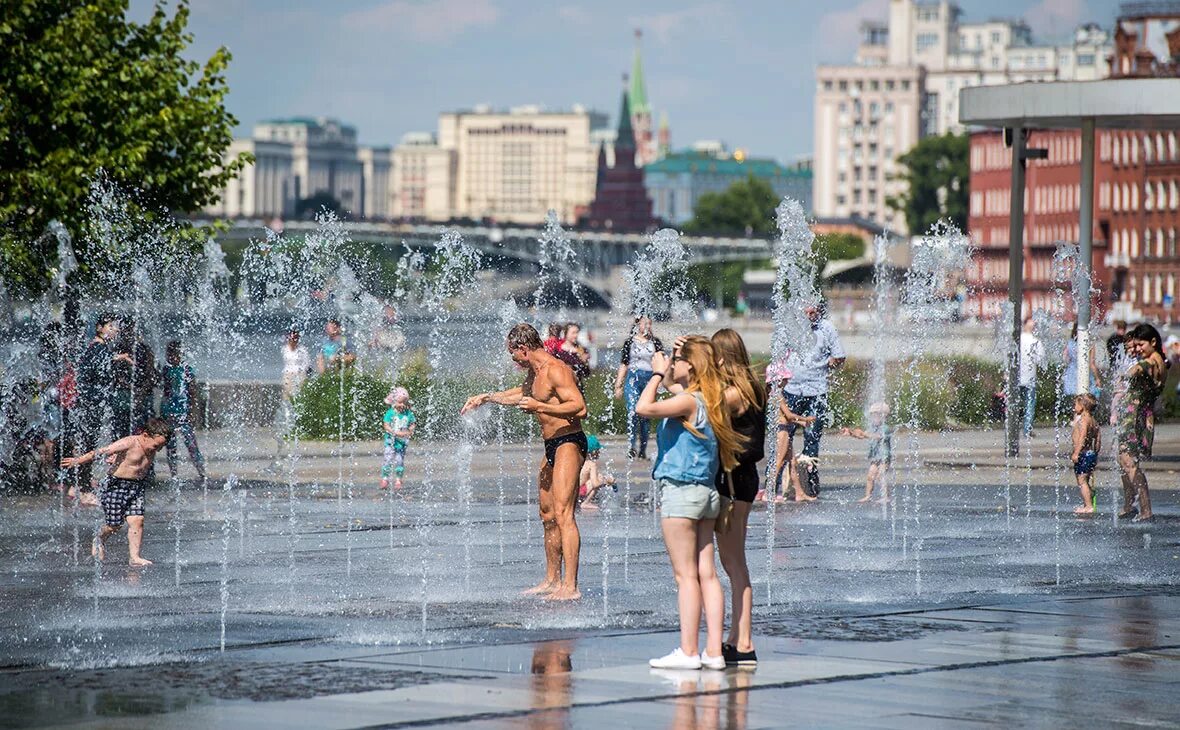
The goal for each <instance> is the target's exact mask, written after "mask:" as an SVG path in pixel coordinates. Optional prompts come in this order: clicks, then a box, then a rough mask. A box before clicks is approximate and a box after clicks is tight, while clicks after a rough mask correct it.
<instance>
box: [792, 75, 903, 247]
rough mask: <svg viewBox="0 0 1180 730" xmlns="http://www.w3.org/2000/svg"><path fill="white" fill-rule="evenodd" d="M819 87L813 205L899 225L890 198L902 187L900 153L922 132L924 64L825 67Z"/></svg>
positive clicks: (822, 213) (819, 211)
mask: <svg viewBox="0 0 1180 730" xmlns="http://www.w3.org/2000/svg"><path fill="white" fill-rule="evenodd" d="M816 77H817V90H816V93H815V147H814V149H815V159H814V162H813V166H814V169H813V182H812V186H813V188H812V198H811V199H812V206H813V209H814V211H815V214H816V216H818V217H821V218H863V219H865V220H869V221H872V222H874V223H878V224H880V225H883V226H886V227H888V228H891V229H892V230H895V231H904V230H905V216H904V215H902V214H901V213H899V212H897V211H894V210H892V209H890V208H889V206H888V205H887V204H886V200H887V199H888V198H889V197H890V196H893V195H897V194H898V193H900V192H902V191H903V190H904V183H902V182H900V181H898V180H895V179H894V177H895V175H896V174H897V172H898V169H897V167H896V163H895V160H896V158H897V156H898V155H900V154H902V153H903V152H905V151H906V150H908V149H910V148H911V147H913V146H914V145H915V144H916V143H917V141H918V138H919V135H920V130H921V118H922V84H923V82H924V80H925V73H924V71H923V69H922V67H921V66H891V65H873V66H821V67H820V68H819V69H818V70H817V72H816Z"/></svg>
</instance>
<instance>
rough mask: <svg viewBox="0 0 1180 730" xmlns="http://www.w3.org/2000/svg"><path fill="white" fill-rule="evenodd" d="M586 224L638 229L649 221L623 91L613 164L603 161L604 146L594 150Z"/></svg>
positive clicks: (628, 111)
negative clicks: (592, 186) (595, 179)
mask: <svg viewBox="0 0 1180 730" xmlns="http://www.w3.org/2000/svg"><path fill="white" fill-rule="evenodd" d="M585 223H586V225H588V226H589V227H590V228H605V229H609V230H612V231H619V232H628V233H630V232H642V231H646V230H647V229H648V228H650V227H651V225H652V213H651V199H650V198H648V197H647V187H646V186H645V185H644V184H643V168H641V167H639V166H637V165H636V164H635V134H634V131H633V130H632V129H631V102H630V99H629V98H628V94H627V92H626V91H623V102H622V106H621V108H620V109H619V131H618V136H616V138H615V165H614V167H610V166H608V165H607V164H606V150H605V149H599V151H598V183H597V185H596V186H595V192H594V201H593V202H592V203H590V211H589V213H588V215H587V216H586V220H585Z"/></svg>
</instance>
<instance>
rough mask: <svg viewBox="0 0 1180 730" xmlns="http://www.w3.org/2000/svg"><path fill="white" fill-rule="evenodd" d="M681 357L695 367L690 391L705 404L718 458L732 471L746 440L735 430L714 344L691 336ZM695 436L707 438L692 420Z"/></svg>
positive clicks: (689, 429)
mask: <svg viewBox="0 0 1180 730" xmlns="http://www.w3.org/2000/svg"><path fill="white" fill-rule="evenodd" d="M680 356H681V357H682V358H684V359H685V360H687V361H688V364H689V365H691V366H692V374H691V375H690V376H689V378H688V387H687V388H686V391H687V392H689V393H692V392H694V391H699V392H700V394H701V398H702V399H703V400H704V401H705V415H706V416H708V418H709V425H710V426H712V427H713V434H714V435H715V436H716V437H717V454H718V456H719V457H720V458H721V466H722V468H724V469H726V470H729V469H733V468H734V467H736V466H737V463H738V453H739V452H740V451H741V448H742V445H743V443H744V442H745V437H744V436H742V435H741V434H739V433H738V432H737V431H734V430H733V424H732V423H731V422H730V419H729V408H728V407H727V406H726V405H725V381H724V377H723V375H722V374H721V371H720V370H719V369H718V368H717V351H716V350H715V349H714V348H713V343H712V342H710V341H709V340H708V339H706V338H704V337H702V336H700V335H689V336H688V337H685V338H684V344H682V345H681V346H680ZM684 427H685V428H686V429H687V430H688V431H689V432H691V433H692V434H693V435H694V436H698V437H699V436H703V434H702V433H701V432H700V431H698V430H697V429H696V427H695V426H693V424H692V419H689V420H688V421H687V422H686V423H685V426H684Z"/></svg>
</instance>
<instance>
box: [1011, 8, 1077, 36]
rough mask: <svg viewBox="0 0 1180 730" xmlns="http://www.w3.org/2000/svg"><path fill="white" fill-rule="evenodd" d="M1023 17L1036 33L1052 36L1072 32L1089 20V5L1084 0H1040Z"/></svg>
mask: <svg viewBox="0 0 1180 730" xmlns="http://www.w3.org/2000/svg"><path fill="white" fill-rule="evenodd" d="M1024 19H1025V20H1026V21H1028V24H1029V26H1030V27H1032V29H1033V30H1034V31H1035V32H1036V33H1037V34H1038V35H1043V36H1046V37H1048V38H1054V37H1058V36H1062V35H1068V34H1069V33H1072V32H1073V30H1074V28H1076V27H1077V26H1078V25H1079V24H1081V23H1082V22H1084V21H1086V20H1089V19H1090V7H1089V6H1088V5H1087V4H1086V0H1040V2H1038V3H1037V4H1036V5H1033V6H1032V7H1031V8H1029V10H1028V12H1027V13H1025V14H1024Z"/></svg>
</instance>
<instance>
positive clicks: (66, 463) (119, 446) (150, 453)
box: [61, 418, 172, 566]
mask: <svg viewBox="0 0 1180 730" xmlns="http://www.w3.org/2000/svg"><path fill="white" fill-rule="evenodd" d="M171 436H172V426H171V425H169V424H168V422H167V421H165V420H163V419H161V418H149V419H148V422H147V424H146V426H145V427H144V430H143V431H142V432H140V433H134V434H131V435H130V436H127V437H126V438H121V439H119V440H118V441H116V442H114V443H113V444H109V445H107V446H101V447H99V448H97V449H95V450H94V451H89V452H87V453H85V454H82V455H81V456H75V457H70V458H66V459H62V461H61V465H62V468H64V469H70V468H73V467H75V466H79V465H81V464H89V463H91V462H93V461H94V459H95V458H96V457H99V456H102V457H104V458H105V459H106V461H107V463H108V464H112V465H113V468H112V469H111V472H110V475H109V476H108V477H107V480H106V483H105V484H104V485H103V488H102V492H101V494H100V495H99V502H100V503H101V505H102V510H103V513H104V517H105V519H106V524H104V525H103V526H102V529H101V530H100V531H99V533H98V535H96V536H95V537H94V542H93V543H92V544H91V547H90V554H91V555H93V556H94V557H95V559H97V560H102V559H103V558H104V557H105V556H106V553H105V551H104V549H103V546H104V544H105V543H106V540H107V538H108V537H110V536H111V535H113V534H115V533H116V532H118V531H119V530H120V529H121V528H122V527H123V523H124V522H126V523H127V550H128V556H129V559H128V563H129V564H130V565H135V566H139V565H151V564H152V561H150V560H147V559H145V558H143V557H142V556H141V555H140V554H139V549H140V545H141V544H142V542H143V512H144V509H143V507H144V488H145V487H146V486H147V481H148V474H149V472H150V471H151V468H152V464H153V462H154V461H155V458H156V454H157V453H158V452H159V451H160V449H162V448H164V446H165V445H166V444H167V443H168V439H169V438H171Z"/></svg>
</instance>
